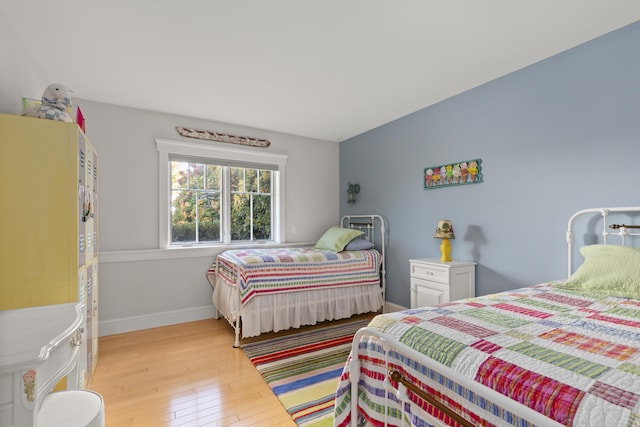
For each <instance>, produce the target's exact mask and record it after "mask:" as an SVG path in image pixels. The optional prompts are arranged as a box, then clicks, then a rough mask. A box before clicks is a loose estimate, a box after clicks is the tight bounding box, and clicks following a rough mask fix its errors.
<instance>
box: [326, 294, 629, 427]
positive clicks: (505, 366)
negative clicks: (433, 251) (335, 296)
mask: <svg viewBox="0 0 640 427" xmlns="http://www.w3.org/2000/svg"><path fill="white" fill-rule="evenodd" d="M369 327H371V328H374V329H377V330H380V331H383V332H384V333H385V336H388V337H389V338H390V339H393V340H396V341H397V342H399V343H401V345H400V346H394V350H389V351H388V356H389V358H390V366H389V367H387V366H386V365H385V361H384V360H385V350H384V348H383V346H382V345H380V340H378V339H376V338H375V337H371V336H364V337H363V338H362V339H361V340H360V343H359V349H360V350H359V351H360V355H359V360H360V361H361V363H362V366H361V378H360V386H359V406H361V407H362V408H364V410H363V411H361V414H362V412H364V418H365V419H366V420H367V421H369V422H370V423H371V424H373V425H381V420H382V419H383V413H384V409H383V407H382V405H383V403H384V395H385V391H384V384H383V381H384V379H385V377H386V373H387V372H388V369H389V368H390V369H395V370H397V371H399V372H400V373H401V374H402V375H403V376H404V377H406V378H409V379H410V380H411V382H412V383H413V384H415V385H418V386H419V387H420V388H421V389H423V390H427V391H429V393H430V394H431V395H436V396H439V397H441V400H444V401H445V402H446V403H447V405H448V406H449V407H453V408H456V410H457V411H459V412H461V413H462V414H464V416H465V418H467V419H468V420H470V421H471V423H472V424H473V425H519V426H525V425H530V424H529V423H527V422H526V421H524V420H522V419H519V418H518V417H517V416H515V415H514V414H513V413H512V412H510V408H505V407H500V405H498V404H496V403H495V402H492V401H490V400H489V399H485V398H483V397H481V396H479V395H478V394H476V393H474V392H472V391H470V390H469V389H468V388H465V385H464V384H456V383H454V382H453V381H450V380H448V379H447V378H444V377H443V376H442V375H440V374H438V373H437V372H436V371H434V370H432V369H431V367H427V366H424V365H423V364H422V363H419V362H417V361H416V360H412V358H411V357H410V356H407V355H406V354H403V353H402V349H401V348H402V346H408V347H410V348H412V349H414V350H416V351H418V352H420V353H422V354H424V355H426V356H428V357H429V358H431V359H434V360H436V361H437V362H439V363H441V364H442V365H444V366H446V367H448V368H451V369H453V370H455V371H456V372H458V373H460V374H462V375H463V376H464V377H466V378H468V380H469V381H475V382H478V383H481V384H483V385H485V386H487V387H490V388H491V389H493V390H496V391H497V392H499V393H500V394H502V395H505V396H508V397H509V398H511V399H513V400H515V401H517V402H519V403H521V404H523V405H525V406H527V407H529V408H531V409H533V410H534V411H536V412H539V413H542V414H544V415H545V416H546V417H548V418H550V419H553V420H555V421H557V422H559V423H560V424H563V425H567V426H607V427H608V426H640V405H639V403H638V400H639V397H640V301H638V300H630V299H624V298H615V297H598V296H594V295H591V296H590V295H587V294H580V293H575V292H574V293H571V292H569V291H563V290H560V289H558V288H554V287H553V286H552V284H544V285H538V286H534V287H530V288H523V289H520V290H515V291H511V292H504V293H499V294H494V295H489V296H485V297H478V298H472V299H468V300H461V301H457V302H454V303H450V304H446V305H442V306H438V307H428V308H420V309H413V310H406V311H403V312H397V313H389V314H382V315H378V316H377V317H376V318H374V319H373V320H372V321H371V323H370V325H369ZM391 385H393V386H394V388H397V386H398V384H397V383H395V382H393V381H391ZM410 395H411V396H412V397H411V398H412V400H414V402H415V403H416V404H415V405H411V408H410V409H409V408H408V407H406V408H405V410H403V411H401V405H400V404H398V399H397V398H396V397H395V394H390V399H389V400H390V401H391V406H390V408H389V409H388V414H389V416H390V417H391V421H392V422H391V425H402V423H401V421H400V418H401V417H406V418H407V419H408V420H410V421H411V422H412V423H413V424H411V425H428V424H426V423H425V422H424V418H425V415H424V414H425V413H431V414H433V415H435V416H436V418H438V419H446V416H445V415H444V414H442V413H440V412H439V411H438V410H436V409H434V408H432V407H430V406H429V405H427V404H426V403H425V402H424V401H423V400H422V399H420V398H418V397H417V396H414V395H413V394H412V393H410ZM350 398H351V392H350V381H349V374H348V371H347V370H346V368H345V371H344V372H343V374H342V378H341V382H340V384H339V386H338V390H337V392H336V410H335V421H334V425H339V426H344V425H348V422H349V401H350ZM401 414H402V415H401Z"/></svg>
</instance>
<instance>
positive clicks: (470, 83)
mask: <svg viewBox="0 0 640 427" xmlns="http://www.w3.org/2000/svg"><path fill="white" fill-rule="evenodd" d="M0 5H1V6H0V8H1V10H2V11H3V12H4V13H5V14H6V16H7V19H8V21H9V23H10V25H12V27H13V32H15V33H16V34H17V35H18V37H19V38H20V39H21V40H19V41H18V42H19V44H17V45H18V46H22V47H24V48H26V50H27V53H28V54H29V55H30V56H31V57H32V58H33V59H34V61H36V63H37V64H38V66H39V67H41V70H40V71H41V73H42V74H43V75H44V76H45V77H46V78H47V79H48V80H49V81H50V82H51V83H62V84H65V85H66V86H67V87H69V88H70V89H71V90H72V91H73V96H74V97H77V98H82V99H87V100H93V101H99V102H105V103H111V104H117V105H123V106H128V107H135V108H142V109H147V110H152V111H160V112H167V113H174V114H179V115H184V116H188V117H195V118H203V119H207V120H213V121H219V122H224V123H230V124H237V125H243V126H250V127H253V128H258V129H265V130H271V131H278V132H284V133H289V134H294V135H301V136H306V137H312V138H319V139H323V140H330V141H341V140H343V139H346V138H349V137H352V136H355V135H358V134H360V133H362V132H365V131H367V130H370V129H373V128H375V127H378V126H380V125H383V124H385V123H388V122H390V121H392V120H394V119H397V118H399V117H402V116H404V115H407V114H409V113H412V112H414V111H417V110H419V109H422V108H424V107H427V106H429V105H432V104H434V103H437V102H439V101H441V100H443V99H446V98H448V97H451V96H453V95H456V94H458V93H461V92H463V91H466V90H468V89H471V88H473V87H475V86H478V85H481V84H483V83H485V82H488V81H490V80H493V79H495V78H497V77H500V76H503V75H505V74H507V73H510V72H512V71H515V70H518V69H520V68H522V67H525V66H527V65H530V64H532V63H535V62H537V61H540V60H542V59H544V58H547V57H549V56H551V55H554V54H557V53H559V52H562V51H564V50H566V49H569V48H571V47H574V46H576V45H578V44H581V43H583V42H585V41H588V40H590V39H593V38H595V37H598V36H600V35H602V34H605V33H607V32H610V31H612V30H615V29H617V28H620V27H622V26H625V25H627V24H630V23H633V22H635V21H638V20H639V19H640V1H638V0H562V1H558V0H520V1H514V0H482V1H479V0H182V1H169V0H109V1H86V0H56V1H45V0H36V1H25V0H0ZM47 29H50V30H47ZM47 33H50V34H47ZM49 41H53V43H50V42H49ZM38 95H39V94H38ZM211 130H214V131H215V130H217V131H224V129H211ZM251 136H255V137H261V136H262V135H251Z"/></svg>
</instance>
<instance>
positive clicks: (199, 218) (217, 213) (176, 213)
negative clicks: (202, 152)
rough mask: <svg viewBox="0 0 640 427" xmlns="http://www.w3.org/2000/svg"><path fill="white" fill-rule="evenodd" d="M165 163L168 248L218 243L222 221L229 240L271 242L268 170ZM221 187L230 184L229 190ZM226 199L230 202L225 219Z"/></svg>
mask: <svg viewBox="0 0 640 427" xmlns="http://www.w3.org/2000/svg"><path fill="white" fill-rule="evenodd" d="M170 164H171V243H208V242H222V241H223V238H222V236H223V231H224V226H225V220H226V221H228V222H229V224H228V226H229V231H230V234H231V240H232V241H254V240H271V239H272V227H271V224H272V208H271V206H272V176H273V172H272V171H271V170H263V169H255V168H244V167H233V166H221V165H215V164H206V163H190V162H179V161H171V162H170ZM225 176H228V179H225ZM224 182H229V185H228V188H225V186H224V185H223V183H224ZM225 192H228V196H227V195H226V194H225ZM225 196H226V197H228V200H229V203H230V206H229V212H230V218H228V219H226V215H225V214H224V212H225V209H224V206H223V201H224V200H225V198H226V197H225Z"/></svg>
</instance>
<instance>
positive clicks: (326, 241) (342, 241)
mask: <svg viewBox="0 0 640 427" xmlns="http://www.w3.org/2000/svg"><path fill="white" fill-rule="evenodd" d="M362 234H364V232H363V231H360V230H354V229H353V228H342V227H337V226H333V227H331V228H329V229H328V230H327V231H325V232H324V234H323V235H322V237H320V240H318V243H316V249H324V250H328V251H331V252H341V251H342V250H343V249H344V247H345V246H347V243H349V242H350V241H352V240H353V239H354V238H356V237H358V236H360V235H362Z"/></svg>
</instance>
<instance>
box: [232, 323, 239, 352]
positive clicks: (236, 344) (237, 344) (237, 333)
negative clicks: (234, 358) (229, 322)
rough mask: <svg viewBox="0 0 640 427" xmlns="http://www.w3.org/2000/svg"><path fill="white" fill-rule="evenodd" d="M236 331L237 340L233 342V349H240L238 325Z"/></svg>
mask: <svg viewBox="0 0 640 427" xmlns="http://www.w3.org/2000/svg"><path fill="white" fill-rule="evenodd" d="M234 329H235V330H236V339H235V341H234V342H233V348H238V347H240V325H239V324H236V325H235V327H234Z"/></svg>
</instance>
